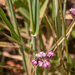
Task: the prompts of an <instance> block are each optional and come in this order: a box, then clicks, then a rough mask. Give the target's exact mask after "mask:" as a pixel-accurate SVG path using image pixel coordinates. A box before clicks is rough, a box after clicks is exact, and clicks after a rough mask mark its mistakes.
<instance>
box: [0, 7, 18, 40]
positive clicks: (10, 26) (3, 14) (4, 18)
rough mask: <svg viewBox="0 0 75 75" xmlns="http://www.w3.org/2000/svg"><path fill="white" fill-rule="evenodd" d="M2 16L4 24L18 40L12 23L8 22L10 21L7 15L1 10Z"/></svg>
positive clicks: (0, 14)
mask: <svg viewBox="0 0 75 75" xmlns="http://www.w3.org/2000/svg"><path fill="white" fill-rule="evenodd" d="M0 16H1V18H2V20H3V21H4V23H5V24H6V25H7V26H8V28H9V29H10V31H11V32H12V34H13V35H14V37H15V38H17V39H19V38H18V35H17V34H16V32H15V31H14V29H13V27H12V25H11V24H10V22H9V21H8V19H7V18H6V16H5V13H4V12H3V10H2V9H1V8H0Z"/></svg>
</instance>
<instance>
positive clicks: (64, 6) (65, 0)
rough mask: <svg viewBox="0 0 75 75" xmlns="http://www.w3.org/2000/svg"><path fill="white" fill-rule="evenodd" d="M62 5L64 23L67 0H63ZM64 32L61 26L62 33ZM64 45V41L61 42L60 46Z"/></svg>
mask: <svg viewBox="0 0 75 75" xmlns="http://www.w3.org/2000/svg"><path fill="white" fill-rule="evenodd" d="M63 2H64V5H63V18H64V23H65V14H66V2H67V0H64V1H63ZM63 34H64V32H63V27H62V35H63ZM63 45H64V42H62V46H63Z"/></svg>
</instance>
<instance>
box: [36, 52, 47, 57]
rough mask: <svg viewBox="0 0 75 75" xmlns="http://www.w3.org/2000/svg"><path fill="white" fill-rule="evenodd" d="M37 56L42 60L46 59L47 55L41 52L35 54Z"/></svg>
mask: <svg viewBox="0 0 75 75" xmlns="http://www.w3.org/2000/svg"><path fill="white" fill-rule="evenodd" d="M35 56H36V57H37V58H42V57H45V56H46V53H45V52H40V53H37V54H35Z"/></svg>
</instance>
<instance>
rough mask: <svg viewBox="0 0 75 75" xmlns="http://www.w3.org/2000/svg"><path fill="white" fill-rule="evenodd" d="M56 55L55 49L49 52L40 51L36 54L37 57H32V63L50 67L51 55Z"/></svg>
mask: <svg viewBox="0 0 75 75" xmlns="http://www.w3.org/2000/svg"><path fill="white" fill-rule="evenodd" d="M52 56H54V52H53V51H49V52H48V53H47V54H46V53H45V52H43V51H42V52H39V53H36V54H35V57H36V58H35V59H32V61H31V62H32V63H33V64H34V65H38V66H39V67H42V66H43V67H48V66H50V62H49V60H50V57H52Z"/></svg>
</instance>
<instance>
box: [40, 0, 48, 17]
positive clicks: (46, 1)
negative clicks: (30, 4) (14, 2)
mask: <svg viewBox="0 0 75 75" xmlns="http://www.w3.org/2000/svg"><path fill="white" fill-rule="evenodd" d="M48 2H49V0H44V1H43V3H42V6H41V7H40V18H42V17H43V14H44V12H45V10H46V7H47V4H48Z"/></svg>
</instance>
